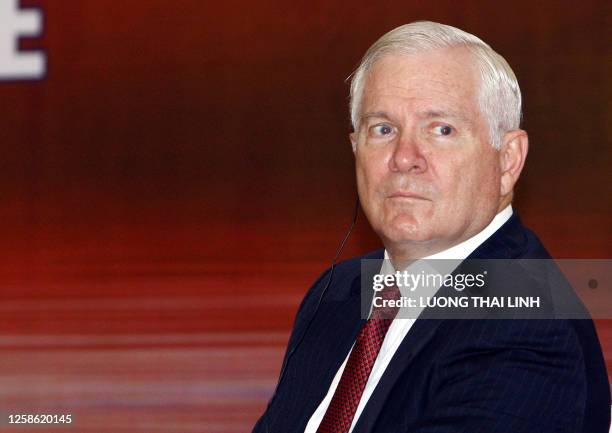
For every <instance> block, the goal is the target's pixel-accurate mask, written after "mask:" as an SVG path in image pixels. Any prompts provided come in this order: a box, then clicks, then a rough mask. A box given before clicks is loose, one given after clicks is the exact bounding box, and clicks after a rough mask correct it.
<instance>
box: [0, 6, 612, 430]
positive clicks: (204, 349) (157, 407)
mask: <svg viewBox="0 0 612 433" xmlns="http://www.w3.org/2000/svg"><path fill="white" fill-rule="evenodd" d="M22 5H24V6H31V5H37V6H42V8H43V11H44V17H45V28H44V34H43V36H42V37H40V38H36V39H34V40H23V41H22V42H21V46H22V48H43V49H45V50H46V52H47V56H48V74H47V78H46V79H45V80H43V81H40V82H18V83H15V82H13V83H8V82H0V100H1V101H2V103H1V104H0V131H1V134H2V135H1V138H0V140H1V143H2V156H1V158H0V192H1V197H2V200H1V201H0V216H1V218H2V220H1V221H2V222H1V225H0V236H1V239H2V241H3V248H2V249H1V251H0V255H1V257H0V281H1V285H0V293H1V300H2V302H1V303H0V352H1V353H0V407H3V408H6V411H7V412H11V413H16V412H19V413H41V411H42V412H46V413H72V414H73V416H74V418H75V422H74V425H73V428H74V431H79V432H90V431H91V432H94V431H95V432H101V431H109V432H110V431H112V432H121V431H130V432H135V431H142V432H155V431H158V432H170V431H181V432H196V431H197V432H199V431H202V432H210V433H215V432H240V431H250V428H251V426H252V424H253V423H254V421H255V419H256V418H257V416H258V415H259V414H260V413H261V411H262V410H263V407H264V405H265V402H266V400H267V398H268V397H269V396H270V394H271V392H272V389H273V386H274V383H275V380H276V377H277V374H278V370H279V367H280V360H281V356H282V353H283V349H284V344H285V343H286V339H287V336H288V332H289V329H290V326H291V322H292V318H293V315H294V313H295V310H296V308H297V305H298V303H299V301H300V299H301V296H302V295H303V294H304V292H305V291H306V290H307V288H308V286H309V284H310V283H311V282H312V281H313V280H314V279H315V278H316V277H317V276H318V274H319V273H320V272H321V271H322V270H323V269H324V268H325V267H326V266H327V265H328V262H329V261H330V260H331V258H332V256H333V254H334V252H335V250H336V248H337V245H338V243H339V241H340V240H341V238H342V236H343V235H344V233H345V230H346V228H347V225H348V223H349V221H350V218H351V214H352V206H353V202H354V198H355V192H354V190H355V186H354V180H353V161H352V153H351V151H350V145H349V142H348V138H347V134H348V131H349V121H348V110H347V93H348V86H347V85H346V84H345V83H344V79H345V78H346V77H347V76H348V75H349V74H350V73H351V71H352V70H353V68H354V67H355V66H356V65H357V63H358V61H359V59H360V57H361V55H362V54H363V53H364V52H365V50H366V49H367V47H368V46H369V45H370V44H371V43H372V42H373V41H374V40H375V39H376V38H378V37H379V36H380V35H381V34H382V33H384V32H386V31H388V30H390V29H391V28H393V27H395V26H397V25H400V24H403V23H407V22H410V21H414V20H419V19H430V20H433V21H439V22H443V23H447V24H451V25H455V26H457V27H460V28H463V29H465V30H467V31H470V32H472V33H474V34H476V35H478V36H480V37H481V38H483V39H484V40H485V41H487V42H488V43H490V44H491V45H492V46H493V47H494V48H495V49H496V50H498V51H499V52H500V53H502V54H503V55H504V56H505V57H506V59H507V60H508V61H509V63H510V64H511V65H512V66H513V68H514V70H515V72H516V74H517V76H518V78H519V82H520V84H521V87H522V90H523V97H524V128H525V129H526V130H527V131H528V132H529V134H530V142H531V148H530V152H529V157H528V160H527V166H526V169H525V171H524V173H523V176H522V178H521V181H520V184H519V187H518V190H517V195H516V200H515V203H514V206H515V209H517V210H518V211H519V213H520V214H521V217H522V219H523V220H524V222H525V223H526V224H527V225H528V226H530V227H531V228H533V229H534V230H535V231H536V232H537V233H538V234H539V235H540V237H541V238H542V239H543V241H544V242H545V244H546V245H547V246H548V248H549V250H550V251H551V252H552V254H553V255H554V256H555V257H559V258H561V257H563V258H610V257H611V247H610V238H611V232H612V225H611V223H610V221H611V219H610V210H611V209H610V195H611V194H610V193H611V191H610V184H611V182H610V166H611V164H610V163H611V152H610V150H609V149H610V141H611V140H610V139H611V133H610V128H609V124H610V120H611V119H610V117H611V116H610V114H611V105H610V96H611V89H610V86H609V77H610V75H611V73H612V70H611V66H610V65H611V64H610V62H609V61H606V59H609V58H610V54H611V53H610V44H609V41H610V37H611V35H610V31H609V29H610V28H611V25H610V14H609V12H610V11H609V8H608V7H607V6H606V2H605V1H590V2H583V3H581V4H580V6H578V4H577V3H576V2H573V1H568V2H552V1H551V2H533V1H519V2H511V3H508V2H505V3H504V2H485V1H436V2H431V1H428V2H425V1H389V2H354V3H344V2H342V3H341V2H337V3H330V2H323V1H310V2H291V4H289V3H287V2H281V1H274V2H252V3H248V2H237V1H225V2H206V1H201V0H192V1H188V0H172V1H170V0H147V1H137V0H131V1H121V2H120V1H115V0H79V1H70V2H68V1H42V0H41V1H32V0H31V1H28V2H25V1H24V2H22ZM377 247H379V243H378V241H377V239H376V237H375V236H374V235H372V233H371V232H370V230H369V228H368V226H367V223H366V222H365V221H364V220H363V219H362V220H361V221H360V224H359V226H358V228H357V230H356V232H355V233H354V234H353V235H352V237H351V239H350V242H349V244H348V246H347V248H346V250H345V256H350V255H355V254H358V253H363V252H366V251H369V250H371V249H374V248H377ZM597 325H598V329H599V332H600V337H601V339H602V343H603V346H604V351H605V354H606V361H607V363H608V369H609V371H610V369H611V368H612V326H611V325H610V324H608V323H607V322H604V321H598V323H597ZM0 430H2V427H1V426H0ZM24 431H25V430H24ZM62 431H67V430H65V429H63V430H62Z"/></svg>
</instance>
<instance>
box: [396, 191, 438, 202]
mask: <svg viewBox="0 0 612 433" xmlns="http://www.w3.org/2000/svg"><path fill="white" fill-rule="evenodd" d="M387 198H390V199H396V200H429V199H428V198H426V197H423V196H422V195H419V194H415V193H412V192H406V191H397V192H394V193H392V194H389V195H388V196H387Z"/></svg>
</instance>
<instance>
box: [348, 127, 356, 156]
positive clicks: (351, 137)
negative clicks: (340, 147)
mask: <svg viewBox="0 0 612 433" xmlns="http://www.w3.org/2000/svg"><path fill="white" fill-rule="evenodd" d="M349 140H351V147H352V148H353V153H355V152H357V133H356V132H351V133H350V134H349Z"/></svg>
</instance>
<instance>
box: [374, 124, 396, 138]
mask: <svg viewBox="0 0 612 433" xmlns="http://www.w3.org/2000/svg"><path fill="white" fill-rule="evenodd" d="M392 132H393V128H392V127H391V126H389V125H387V124H386V123H381V124H378V125H374V126H372V127H371V128H370V133H371V135H374V136H378V137H384V136H387V135H389V134H391V133H392Z"/></svg>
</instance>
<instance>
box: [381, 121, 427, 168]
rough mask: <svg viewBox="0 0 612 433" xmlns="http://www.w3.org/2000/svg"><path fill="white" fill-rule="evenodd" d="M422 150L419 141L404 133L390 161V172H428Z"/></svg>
mask: <svg viewBox="0 0 612 433" xmlns="http://www.w3.org/2000/svg"><path fill="white" fill-rule="evenodd" d="M422 150H423V149H422V147H421V146H420V144H419V142H418V140H417V139H416V138H415V137H414V136H413V135H412V134H411V133H409V132H407V131H403V132H402V134H401V135H400V136H399V138H398V140H397V141H396V143H395V148H394V149H393V154H392V155H391V158H390V159H389V170H391V171H392V172H404V173H408V172H410V173H422V172H424V171H426V170H427V160H426V158H425V155H424V154H423V151H422Z"/></svg>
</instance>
